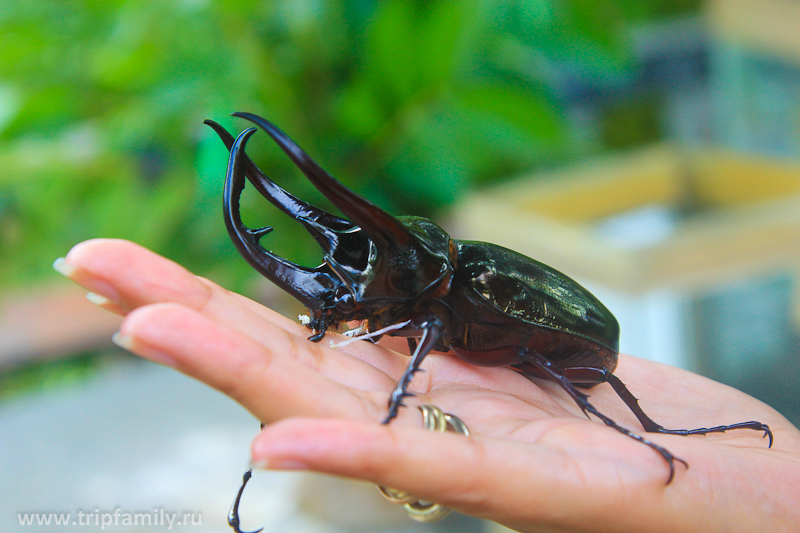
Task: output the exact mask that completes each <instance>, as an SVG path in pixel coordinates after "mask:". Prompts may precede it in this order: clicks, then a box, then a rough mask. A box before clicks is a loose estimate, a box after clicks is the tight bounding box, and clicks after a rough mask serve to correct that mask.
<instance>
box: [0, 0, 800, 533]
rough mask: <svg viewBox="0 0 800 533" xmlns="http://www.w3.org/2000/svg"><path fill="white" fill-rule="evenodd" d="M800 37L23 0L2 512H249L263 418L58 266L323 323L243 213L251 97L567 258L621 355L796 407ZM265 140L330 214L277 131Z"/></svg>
mask: <svg viewBox="0 0 800 533" xmlns="http://www.w3.org/2000/svg"><path fill="white" fill-rule="evenodd" d="M798 25H800V5H798V4H797V3H796V2H792V1H790V0H759V1H758V2H756V1H755V0H709V1H700V0H679V1H667V0H620V1H610V0H600V1H596V0H595V1H591V2H589V1H583V0H576V1H573V2H568V1H564V0H425V1H423V0H389V1H378V0H353V1H342V0H226V1H224V2H223V1H221V0H220V1H217V0H159V1H155V0H153V1H147V0H138V1H137V0H105V1H102V2H100V1H93V0H82V1H81V0H38V1H36V2H30V1H27V0H3V2H2V3H0V479H2V484H0V524H2V526H0V527H2V529H3V530H4V531H15V530H18V529H20V530H21V529H22V528H23V527H24V526H21V525H20V522H19V516H18V514H19V513H48V512H66V513H72V519H75V518H76V516H77V513H78V512H79V511H80V512H83V513H87V514H88V513H94V514H96V515H97V516H98V517H99V516H100V514H101V513H104V512H113V511H114V510H115V509H118V508H119V509H121V510H122V511H123V512H145V513H151V514H157V511H158V510H164V511H165V512H181V513H183V512H189V513H194V515H193V516H195V518H196V516H197V515H200V516H202V525H189V526H185V527H183V529H184V530H187V531H188V530H208V531H227V526H226V525H225V518H226V513H227V506H228V505H229V503H230V501H231V499H232V497H233V495H234V494H235V491H236V489H237V487H238V483H239V479H240V475H241V471H242V470H243V469H244V468H245V467H246V464H247V459H248V456H249V442H250V440H251V439H252V437H253V436H254V435H255V434H256V432H257V430H258V423H257V421H255V420H254V419H252V417H250V416H249V415H248V414H247V413H245V412H243V410H241V409H239V408H238V407H237V406H236V405H235V404H233V402H231V401H229V400H228V399H226V398H224V397H222V396H221V395H219V394H217V393H216V392H214V391H211V390H209V389H207V388H205V387H204V386H202V385H199V384H196V383H193V382H191V381H189V380H188V379H186V378H183V377H182V376H180V375H177V374H176V373H174V372H171V371H169V370H167V369H163V368H160V367H157V366H155V365H152V364H149V363H146V362H142V361H139V360H136V359H134V358H132V357H129V356H126V355H125V354H124V353H122V352H121V351H119V350H116V349H114V348H113V347H112V346H111V344H110V340H109V339H110V335H111V334H112V333H113V332H114V331H115V330H116V328H117V327H118V324H119V321H118V319H116V318H114V317H111V316H108V315H106V314H104V313H103V312H102V311H100V310H98V309H96V308H94V307H93V306H92V304H90V303H88V301H86V300H85V298H84V294H83V292H82V291H81V290H79V289H77V288H76V287H73V286H70V284H69V283H68V282H67V281H65V280H63V279H61V278H59V277H58V276H57V275H56V274H55V273H54V272H53V270H52V269H51V264H52V262H53V260H54V259H55V258H57V257H60V256H63V255H65V254H66V252H67V251H68V250H69V248H70V247H71V246H72V245H74V244H76V243H77V242H80V241H82V240H85V239H89V238H93V237H118V238H125V239H130V240H133V241H135V242H137V243H139V244H142V245H144V246H146V247H149V248H151V249H153V250H155V251H157V252H158V253H160V254H163V255H165V256H167V257H169V258H171V259H173V260H175V261H177V262H179V263H181V264H182V265H184V266H185V267H187V268H189V269H190V270H192V271H194V272H197V273H199V274H202V275H204V276H207V277H209V278H211V279H213V280H214V281H216V282H218V283H220V284H222V285H224V286H226V287H228V288H231V289H234V290H237V291H240V292H243V293H245V294H247V295H249V296H252V297H254V298H256V299H259V300H260V301H263V302H265V303H266V304H268V305H271V306H273V307H276V308H280V309H285V310H286V312H287V313H296V309H295V308H293V307H292V303H291V302H287V301H286V298H285V297H284V296H283V295H282V294H280V293H279V292H277V291H276V290H275V289H274V288H271V287H269V286H268V284H266V283H265V282H264V281H262V280H260V279H258V278H257V276H256V275H255V273H254V272H253V271H252V270H251V269H250V268H249V267H248V266H247V265H246V264H245V262H244V261H243V260H241V259H240V257H239V256H238V254H237V253H236V252H235V250H234V248H233V246H232V245H231V244H230V242H229V239H228V237H227V235H226V232H225V229H224V224H223V222H222V217H221V189H222V182H223V178H224V171H225V165H226V160H227V151H226V150H225V149H224V147H223V145H222V143H221V142H220V141H219V140H218V139H217V138H216V136H215V135H213V133H212V132H211V131H210V130H209V129H208V128H206V127H204V126H203V125H202V121H203V119H205V118H213V119H215V120H217V121H219V122H221V123H222V124H223V125H225V126H226V127H227V128H228V129H229V130H231V131H233V132H234V133H236V132H238V131H240V130H242V129H244V128H245V127H246V124H244V123H243V122H242V121H239V120H234V119H231V118H229V114H230V113H231V112H233V111H251V112H254V113H257V114H259V115H263V116H265V117H267V118H269V119H270V120H272V121H273V122H275V123H276V124H278V125H279V126H280V127H281V128H282V129H283V130H284V131H286V132H287V133H288V134H289V135H291V136H292V137H293V138H294V139H295V140H296V141H297V142H298V143H299V144H300V145H301V146H303V147H304V149H305V150H306V151H307V152H308V153H309V154H310V155H311V156H312V157H314V158H315V159H316V160H317V161H318V162H319V163H320V164H321V165H322V166H323V167H324V168H326V169H327V170H328V171H330V172H331V173H332V174H333V175H334V176H337V177H338V178H339V179H341V180H342V181H343V182H344V183H346V184H347V185H348V186H350V187H351V188H353V189H354V190H356V191H357V192H358V193H360V194H362V195H364V196H366V197H368V198H369V199H371V200H372V201H374V202H376V203H378V204H379V205H381V206H382V207H384V208H385V209H387V210H389V211H390V212H393V213H396V214H416V215H422V216H427V217H430V218H432V219H434V220H436V221H438V222H440V223H441V224H443V225H444V226H445V227H446V228H447V229H448V230H449V231H450V232H451V235H452V236H453V237H455V238H462V239H471V240H487V241H491V242H496V243H498V244H503V245H506V246H509V247H511V248H514V249H516V250H518V251H520V252H523V253H526V254H527V255H530V256H532V257H535V258H537V259H539V260H541V261H543V262H546V263H548V264H551V265H552V266H554V267H556V268H559V269H560V270H563V271H564V272H566V273H567V274H568V275H570V276H572V277H574V278H576V279H578V280H579V281H580V282H581V283H583V284H585V285H587V286H588V287H589V288H591V289H592V290H593V291H594V292H595V293H596V294H598V296H600V297H601V299H602V300H603V301H604V302H606V303H607V304H608V305H609V307H610V308H611V309H612V311H613V312H614V313H615V314H616V315H617V317H618V318H619V319H620V323H621V326H622V349H623V351H625V352H627V353H631V354H633V355H637V356H640V357H647V358H651V359H656V360H660V361H664V362H667V363H669V364H673V365H678V366H682V367H684V368H688V369H690V370H693V371H696V372H700V373H702V374H705V375H707V376H710V377H712V378H714V379H716V380H719V381H723V382H725V383H728V384H731V385H733V386H735V387H738V388H740V389H742V390H744V391H746V392H748V393H749V394H752V395H754V396H756V397H758V398H760V399H761V400H763V401H765V402H767V403H769V404H770V405H772V406H774V407H775V408H777V409H778V410H780V411H781V412H782V413H783V414H784V415H786V416H787V417H788V418H790V419H791V420H792V421H793V422H794V423H795V424H797V423H798V422H800V401H798V395H797V391H798V378H797V376H798V375H800V358H798V357H797V352H798V341H799V340H800V339H798V330H797V325H798V317H800V300H798V296H800V291H798V290H797V288H796V287H797V282H796V276H797V274H798V258H799V255H800V162H799V161H798V156H800V90H798V89H800V34H798V33H797V31H796V28H797V27H798ZM249 153H250V155H251V156H252V157H253V158H254V159H255V160H256V162H257V163H258V164H259V165H260V166H261V168H263V169H264V170H265V171H266V172H267V173H268V174H269V175H270V176H272V177H273V178H274V179H275V180H276V181H277V182H278V183H279V184H280V185H281V186H283V187H285V188H286V189H288V190H289V191H291V192H293V193H294V194H295V195H297V196H299V197H301V198H303V199H306V200H308V201H311V202H312V203H315V204H317V205H320V206H322V207H326V208H329V205H330V204H328V203H327V202H326V201H325V200H324V199H323V198H321V196H320V195H319V194H318V193H317V192H316V190H313V187H312V186H311V185H310V184H309V183H308V182H307V181H306V180H304V179H303V178H301V177H300V176H299V174H298V173H297V172H296V171H295V170H294V169H293V168H292V165H291V164H290V163H289V162H288V160H287V159H286V158H285V157H284V156H283V154H282V153H280V151H279V150H277V149H276V148H275V147H274V146H273V145H272V144H271V143H270V142H266V141H265V136H263V135H259V136H256V138H254V139H253V140H252V141H251V142H250V144H249ZM244 209H245V211H246V213H245V215H246V217H247V219H248V221H252V223H250V224H249V225H250V226H251V227H256V226H257V225H258V222H257V221H258V220H260V221H262V222H263V224H267V223H268V224H269V225H272V226H274V227H275V231H274V232H273V233H271V234H270V235H269V236H268V237H267V238H265V242H266V241H268V243H269V244H268V246H270V247H271V248H272V249H273V250H274V251H276V252H277V253H279V254H280V255H282V256H285V257H288V258H290V259H292V260H295V261H298V262H302V263H304V264H308V265H312V264H316V262H317V261H319V258H320V252H319V248H318V247H317V246H316V245H315V244H314V243H313V242H312V241H311V240H310V239H309V238H307V236H306V235H304V233H303V231H302V229H301V227H300V225H298V224H295V223H293V222H292V221H291V220H290V219H289V218H288V217H285V216H283V215H281V214H279V213H277V211H276V210H274V209H272V208H271V207H269V206H268V205H267V204H266V202H264V201H263V200H262V199H260V198H256V197H255V196H252V197H251V196H248V197H247V198H246V199H245V205H244ZM331 210H333V209H332V208H331ZM630 385H631V388H632V390H634V392H635V393H636V391H635V384H630ZM638 396H640V397H642V399H643V403H645V407H646V393H644V392H640V393H638ZM711 422H719V423H723V422H725V421H709V423H711ZM254 482H255V485H256V486H254V487H253V490H252V491H251V492H250V493H248V494H247V495H246V497H245V502H244V503H243V511H242V512H243V520H244V524H243V526H244V527H245V528H252V529H254V528H257V527H260V526H261V525H262V524H266V525H267V526H266V531H268V532H269V531H279V530H280V531H293V532H295V531H323V532H327V531H331V532H333V531H359V530H363V531H456V530H457V531H477V532H480V531H486V532H490V531H500V530H501V528H499V527H498V526H496V525H493V524H489V523H484V522H480V521H477V520H472V519H469V518H467V517H461V516H451V517H450V518H448V519H446V520H444V521H443V522H440V523H438V524H435V525H427V526H421V525H417V524H414V523H410V522H409V521H408V520H407V519H406V518H405V517H404V515H403V514H402V512H401V511H400V509H398V508H395V507H394V506H391V505H390V504H388V503H385V502H383V501H382V500H381V499H380V497H379V496H378V495H377V493H376V492H375V491H374V488H373V487H370V486H366V485H363V484H358V483H351V482H348V483H344V482H342V481H340V480H333V479H330V478H322V477H317V476H303V475H293V474H266V473H261V475H258V476H257V477H256V478H254ZM93 516H94V515H93ZM98 520H99V519H98ZM34 523H35V522H34ZM195 523H196V522H195ZM31 527H35V526H31ZM41 527H46V526H41ZM92 527H95V529H98V528H99V526H98V525H95V526H92ZM165 527H166V526H164V525H163V524H162V525H153V526H151V527H139V528H136V527H131V526H121V525H120V526H114V525H110V526H106V528H105V529H107V530H110V531H159V530H163V529H165ZM86 528H87V526H85V525H84V526H81V525H75V526H74V527H72V528H70V527H66V528H64V529H65V530H75V531H83V530H86ZM28 529H29V527H28ZM176 529H177V528H176Z"/></svg>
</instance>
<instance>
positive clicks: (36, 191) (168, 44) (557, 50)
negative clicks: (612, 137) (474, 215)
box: [0, 0, 696, 288]
mask: <svg viewBox="0 0 800 533" xmlns="http://www.w3.org/2000/svg"><path fill="white" fill-rule="evenodd" d="M695 7H696V2H695V1H692V0H688V1H683V2H667V1H666V0H651V1H646V2H642V1H635V0H625V1H618V2H611V1H609V0H599V1H587V0H577V1H574V2H559V1H555V0H387V1H378V0H353V1H343V0H340V1H336V0H272V1H270V0H224V1H223V0H103V1H98V0H36V1H30V0H3V1H2V2H0V280H2V282H3V285H5V284H11V285H17V284H20V283H24V282H28V281H31V280H33V279H36V278H39V277H40V276H42V275H43V274H45V273H48V274H49V268H50V264H51V262H52V260H53V259H54V258H55V257H57V256H59V255H63V254H64V253H65V252H66V251H67V250H68V249H69V248H70V247H71V246H72V245H73V244H75V243H76V242H79V241H81V240H83V239H87V238H91V237H121V238H127V239H132V240H134V241H136V242H138V243H141V244H142V245H145V246H147V247H150V248H152V249H154V250H156V251H158V252H160V253H162V254H165V255H166V256H168V257H171V258H173V259H176V260H178V261H180V262H181V263H183V264H185V265H186V266H187V267H189V268H191V269H193V270H195V271H200V272H204V273H206V274H210V275H212V276H214V277H215V279H217V280H219V281H222V282H224V283H227V284H229V285H231V286H233V287H234V288H237V287H241V283H242V282H243V281H244V280H246V279H247V278H248V277H249V276H250V275H251V274H250V270H249V268H248V267H247V266H246V265H245V263H244V262H243V261H241V260H239V259H238V258H237V257H235V252H234V250H233V247H232V246H231V245H230V244H229V242H228V239H227V236H226V235H225V230H224V226H223V224H222V219H221V208H220V197H221V186H222V180H223V175H224V169H225V164H226V156H227V152H226V150H225V149H224V147H223V146H222V144H221V143H220V142H219V140H218V139H216V138H215V137H214V135H213V134H212V133H211V131H210V130H208V129H207V128H204V127H203V126H202V124H201V123H202V120H203V119H204V118H214V119H216V120H219V121H221V122H223V124H224V125H226V126H227V127H228V128H229V129H232V130H235V131H234V133H236V132H238V131H239V130H240V129H242V128H243V127H244V124H243V123H241V122H238V123H234V121H233V120H231V119H227V118H225V117H227V115H228V114H229V113H230V112H232V111H237V110H241V111H252V112H255V113H257V114H260V115H263V116H266V117H268V118H269V119H270V120H272V121H274V122H275V123H276V124H278V125H279V126H280V127H281V128H282V129H284V131H286V132H287V133H288V134H289V135H291V136H292V137H293V138H294V139H295V140H296V141H298V143H299V144H300V145H301V146H303V147H304V148H305V149H306V150H307V151H308V152H309V153H310V154H311V155H312V157H314V158H315V159H316V160H317V161H318V162H319V163H320V164H321V165H322V166H323V167H325V168H327V169H328V170H329V171H330V172H331V173H332V174H334V175H335V176H337V177H339V178H340V179H342V181H344V182H345V183H346V184H348V185H349V186H351V187H352V188H354V189H355V190H356V191H358V192H360V193H361V194H364V195H366V196H368V197H369V198H370V199H372V200H373V201H375V202H377V203H378V204H380V205H382V206H384V207H385V208H387V209H389V210H390V211H392V212H397V213H414V214H420V215H431V214H432V213H433V212H434V211H435V210H436V209H437V208H439V207H442V206H446V205H447V204H449V203H450V202H452V201H453V200H454V199H455V198H456V197H457V196H458V195H459V194H460V193H461V192H462V191H464V190H465V188H467V187H469V186H470V185H472V184H476V183H485V182H489V181H491V180H495V179H498V178H502V177H505V176H509V175H513V174H515V173H518V172H521V171H523V170H528V169H532V168H535V167H536V166H538V165H542V164H548V163H551V162H554V161H559V160H563V159H565V158H568V157H572V156H575V155H577V154H580V153H581V152H583V151H586V150H590V149H593V147H587V146H581V145H580V144H578V143H575V142H574V139H573V137H572V135H571V133H570V131H569V126H568V123H567V121H566V119H565V115H564V110H563V109H562V105H561V103H560V102H559V101H558V100H557V98H556V97H555V96H554V93H553V91H552V90H551V89H550V88H549V87H548V84H547V82H546V80H547V76H546V70H547V69H548V68H551V67H552V64H554V63H568V64H569V65H571V68H574V69H577V70H578V71H580V72H583V73H587V74H588V75H591V76H597V77H602V76H609V75H615V74H618V73H619V72H622V71H624V70H625V69H628V68H630V67H631V65H630V63H631V59H630V57H629V55H628V53H627V51H626V49H625V46H624V45H623V43H622V41H621V40H620V35H621V29H622V28H624V27H625V25H626V24H629V23H630V22H632V21H641V20H647V19H649V18H652V17H662V16H666V15H669V14H671V13H675V12H680V11H682V10H687V9H694V8H695ZM264 137H265V136H258V137H257V138H256V139H254V140H253V141H252V142H251V143H250V145H249V146H250V152H251V155H252V156H253V157H254V158H255V160H256V161H257V162H258V163H259V164H260V165H261V166H262V168H264V169H265V170H266V171H267V172H268V173H269V174H270V175H271V176H272V177H273V178H274V179H275V180H276V181H277V182H278V183H279V184H281V185H282V186H284V187H285V188H287V189H289V190H290V191H292V192H293V193H294V194H296V195H298V196H300V197H302V198H306V199H309V200H311V201H313V202H315V203H319V204H320V205H321V206H323V207H324V206H327V204H326V203H325V202H324V201H322V200H321V199H320V197H319V195H318V194H316V192H315V191H312V188H311V186H310V185H309V184H308V183H307V182H306V181H305V180H303V179H300V178H299V177H298V175H297V173H296V172H294V171H293V170H291V169H290V165H289V163H288V162H287V161H286V160H285V158H284V157H282V155H281V154H280V153H279V151H278V150H276V149H275V148H274V146H272V145H271V144H270V143H268V142H266V141H265V140H264ZM257 200H260V199H255V198H249V199H248V203H249V204H252V205H249V206H248V207H249V214H248V216H250V217H256V216H260V217H263V218H265V220H268V221H269V224H270V225H275V226H276V231H275V232H273V233H271V234H270V235H269V237H268V238H267V239H268V241H269V242H265V245H267V246H270V247H274V248H275V250H276V251H277V252H279V253H281V254H282V255H285V256H288V257H291V258H294V259H295V260H300V261H305V262H307V263H313V262H314V261H315V260H316V258H318V256H319V251H318V249H317V248H316V247H315V246H306V245H305V243H306V242H307V241H304V240H301V239H298V235H299V231H300V227H299V225H297V224H292V221H290V220H285V219H286V217H283V216H278V217H276V216H274V215H275V213H274V212H273V211H271V210H270V209H269V208H267V207H266V203H265V202H263V201H260V202H259V201H257ZM257 211H258V212H263V213H264V214H258V215H257V214H256V213H257ZM267 239H265V240H267Z"/></svg>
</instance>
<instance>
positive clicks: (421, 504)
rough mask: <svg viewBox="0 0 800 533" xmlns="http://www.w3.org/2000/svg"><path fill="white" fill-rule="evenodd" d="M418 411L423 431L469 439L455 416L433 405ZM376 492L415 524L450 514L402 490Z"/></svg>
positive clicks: (379, 487) (465, 427)
mask: <svg viewBox="0 0 800 533" xmlns="http://www.w3.org/2000/svg"><path fill="white" fill-rule="evenodd" d="M419 410H420V411H422V425H423V426H424V427H425V429H429V430H431V431H437V432H439V433H444V432H445V431H452V432H453V433H461V434H462V435H466V436H467V437H469V428H467V425H466V424H465V423H464V422H463V421H462V420H461V419H460V418H458V417H457V416H455V415H451V414H449V413H445V412H444V411H442V410H441V409H439V408H438V407H436V406H435V405H420V406H419ZM378 491H379V492H380V493H381V494H382V495H383V497H384V498H386V499H387V500H389V501H390V502H392V503H397V504H401V505H402V506H403V509H404V510H405V512H406V514H407V515H408V516H409V517H410V518H411V519H412V520H416V521H417V522H435V521H436V520H441V519H442V518H444V517H445V516H447V515H448V514H449V513H450V509H448V508H447V507H445V506H444V505H442V504H439V503H434V502H429V501H425V500H420V499H419V498H417V497H416V496H414V495H412V494H409V493H408V492H405V491H403V490H397V489H392V488H389V487H384V486H383V485H378Z"/></svg>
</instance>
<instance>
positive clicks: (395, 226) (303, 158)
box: [233, 113, 412, 248]
mask: <svg viewBox="0 0 800 533" xmlns="http://www.w3.org/2000/svg"><path fill="white" fill-rule="evenodd" d="M233 116H235V117H240V118H244V119H246V120H249V121H251V122H253V123H254V124H256V125H258V126H260V127H261V128H263V129H264V131H266V132H267V133H268V134H269V136H270V137H272V138H273V139H274V140H275V142H276V143H277V144H278V146H280V147H281V149H282V150H283V151H284V152H286V155H288V156H289V158H290V159H291V160H292V161H293V162H294V163H295V164H296V165H297V166H298V168H299V169H300V170H301V171H302V172H303V174H305V176H306V177H307V178H308V179H309V180H310V181H311V183H313V184H314V186H315V187H316V188H317V189H319V191H320V192H321V193H322V194H324V195H325V197H326V198H328V199H329V200H330V201H331V202H332V203H333V204H334V205H335V206H336V207H338V208H339V209H341V210H342V212H343V213H344V214H345V216H347V217H348V218H349V219H350V220H351V221H352V222H353V223H354V224H356V225H357V226H358V227H360V228H361V229H362V230H363V231H364V232H365V233H366V234H367V236H369V238H370V239H371V240H372V241H373V242H374V243H375V244H376V245H377V246H378V247H379V248H393V247H397V246H408V245H409V244H410V243H411V242H412V238H411V236H410V235H409V233H408V231H407V230H406V229H405V228H404V227H403V225H402V224H400V223H399V222H398V221H397V220H396V219H395V218H394V217H393V216H392V215H390V214H389V213H387V212H386V211H384V210H383V209H381V208H380V207H378V206H376V205H375V204H373V203H372V202H370V201H369V200H367V199H365V198H362V197H360V196H358V195H357V194H356V193H354V192H353V191H351V190H350V189H348V188H347V187H345V186H344V185H342V184H341V183H339V182H338V181H337V180H336V179H334V178H333V176H331V175H330V174H328V173H327V172H326V171H325V170H324V169H323V168H322V167H320V166H319V165H318V164H317V163H316V162H315V161H314V160H313V159H311V157H309V155H308V154H306V153H305V151H304V150H303V149H302V148H300V147H299V146H298V145H297V143H295V142H294V141H293V140H292V139H291V138H290V137H289V136H288V135H286V134H285V133H284V132H283V131H281V130H280V129H279V128H278V127H277V126H275V125H274V124H272V123H271V122H270V121H268V120H266V119H264V118H262V117H259V116H258V115H254V114H252V113H233Z"/></svg>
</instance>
